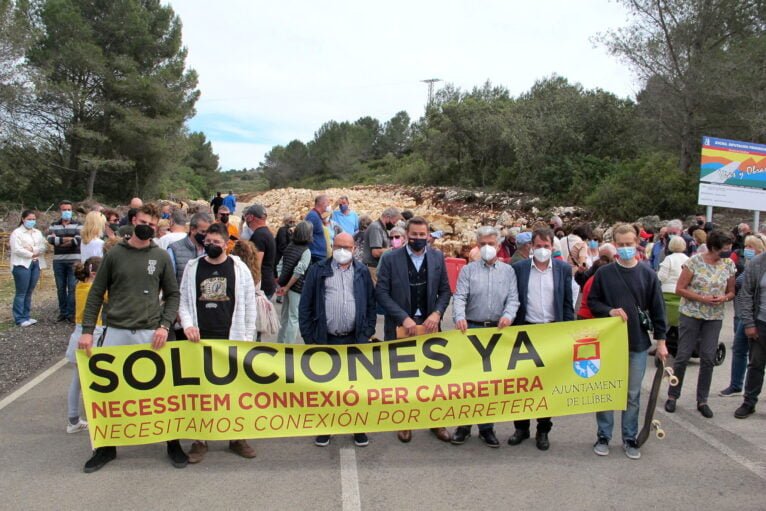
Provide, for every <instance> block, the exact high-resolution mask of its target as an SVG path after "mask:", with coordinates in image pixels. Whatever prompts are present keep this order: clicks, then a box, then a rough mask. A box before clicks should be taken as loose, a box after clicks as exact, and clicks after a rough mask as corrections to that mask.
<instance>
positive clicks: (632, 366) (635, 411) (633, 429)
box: [596, 351, 647, 443]
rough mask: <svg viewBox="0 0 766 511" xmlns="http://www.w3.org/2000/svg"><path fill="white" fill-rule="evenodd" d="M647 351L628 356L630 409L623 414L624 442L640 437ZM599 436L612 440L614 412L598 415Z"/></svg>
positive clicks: (632, 353) (599, 413)
mask: <svg viewBox="0 0 766 511" xmlns="http://www.w3.org/2000/svg"><path fill="white" fill-rule="evenodd" d="M646 355H647V352H646V351H639V352H633V351H631V352H630V354H629V356H628V408H627V409H626V410H625V411H624V412H622V441H623V443H624V442H625V441H627V440H635V439H636V436H637V435H638V416H639V415H640V413H641V405H640V402H639V399H640V397H641V382H642V381H644V373H646ZM596 423H597V424H598V436H599V437H603V438H606V439H607V440H611V439H612V431H613V430H614V411H612V410H609V411H607V412H597V413H596Z"/></svg>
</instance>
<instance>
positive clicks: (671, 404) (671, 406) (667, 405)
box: [665, 399, 676, 413]
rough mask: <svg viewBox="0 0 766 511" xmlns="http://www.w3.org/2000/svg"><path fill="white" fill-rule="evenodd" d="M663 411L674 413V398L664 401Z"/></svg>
mask: <svg viewBox="0 0 766 511" xmlns="http://www.w3.org/2000/svg"><path fill="white" fill-rule="evenodd" d="M665 411H666V412H668V413H675V411H676V400H675V399H668V400H667V401H665Z"/></svg>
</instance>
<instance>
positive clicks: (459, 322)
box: [455, 319, 468, 333]
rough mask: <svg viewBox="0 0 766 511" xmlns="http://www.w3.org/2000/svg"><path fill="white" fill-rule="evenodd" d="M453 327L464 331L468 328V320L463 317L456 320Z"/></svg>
mask: <svg viewBox="0 0 766 511" xmlns="http://www.w3.org/2000/svg"><path fill="white" fill-rule="evenodd" d="M455 328H457V329H458V330H460V331H461V332H463V333H465V331H466V330H468V321H466V320H464V319H459V320H457V322H456V323H455Z"/></svg>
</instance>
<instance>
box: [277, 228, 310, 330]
mask: <svg viewBox="0 0 766 511" xmlns="http://www.w3.org/2000/svg"><path fill="white" fill-rule="evenodd" d="M312 231H313V226H312V225H311V224H310V223H309V222H306V221H303V222H300V223H299V224H298V225H296V226H295V231H294V232H293V238H292V241H291V242H290V244H289V245H288V246H287V248H286V249H285V251H284V254H283V255H282V259H281V260H280V261H279V265H278V266H277V275H279V278H278V280H277V283H278V284H279V288H278V289H277V296H281V297H283V302H282V317H281V323H282V326H281V327H280V329H279V334H278V335H277V342H279V343H288V344H297V343H299V331H298V307H299V305H300V301H301V292H302V291H303V280H304V278H305V276H306V271H307V270H308V267H309V265H310V264H311V251H310V250H309V244H310V243H311V240H312V236H313V234H312Z"/></svg>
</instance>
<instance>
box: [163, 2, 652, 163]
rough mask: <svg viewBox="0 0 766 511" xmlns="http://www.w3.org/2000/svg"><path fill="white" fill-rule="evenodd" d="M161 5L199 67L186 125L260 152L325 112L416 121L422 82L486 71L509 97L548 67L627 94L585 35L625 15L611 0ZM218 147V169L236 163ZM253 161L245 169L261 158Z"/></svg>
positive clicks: (464, 79) (466, 83)
mask: <svg viewBox="0 0 766 511" xmlns="http://www.w3.org/2000/svg"><path fill="white" fill-rule="evenodd" d="M171 5H172V6H173V8H174V10H175V11H176V13H177V14H179V16H180V17H181V20H182V21H183V25H184V30H183V37H184V44H185V45H186V46H187V47H188V50H189V57H188V64H189V66H190V67H192V68H194V69H196V70H197V71H198V72H199V75H200V82H199V88H200V90H201V91H202V97H201V99H200V101H199V102H198V104H197V111H198V115H197V118H196V119H195V120H194V121H193V122H192V123H191V124H192V126H194V129H202V130H203V131H205V132H206V134H208V136H209V138H210V139H211V140H213V141H214V142H216V141H220V142H226V141H230V142H231V141H240V142H247V143H249V144H250V145H262V146H264V147H269V148H270V147H271V146H272V145H274V144H285V143H287V142H289V141H290V140H293V139H295V138H298V139H301V140H304V141H305V140H307V139H309V138H311V137H312V136H313V133H314V132H315V131H316V130H317V129H318V128H319V127H320V126H321V125H322V123H324V122H326V121H329V120H338V121H343V120H355V119H358V118H359V117H362V116H365V115H371V116H373V117H376V118H378V119H380V120H381V121H385V120H387V119H389V118H391V117H392V116H393V115H394V114H395V113H396V112H398V111H400V110H406V111H407V112H408V113H409V114H410V117H412V118H413V119H417V118H419V117H420V116H421V115H422V113H423V109H424V106H425V103H426V94H427V88H426V85H425V84H424V83H422V82H421V80H423V79H425V78H440V79H442V80H444V81H445V82H451V83H454V84H455V85H457V86H459V87H462V88H471V87H473V86H475V85H480V84H482V83H483V82H484V81H485V80H487V79H489V80H491V81H492V82H493V83H495V84H498V85H503V86H506V87H508V89H509V90H510V91H511V93H512V94H514V95H517V94H520V93H522V92H524V91H526V90H528V89H529V87H530V86H531V85H532V84H533V83H534V82H535V80H537V79H540V78H542V77H545V76H550V75H552V74H554V73H555V74H558V75H560V76H564V77H566V78H568V79H569V80H570V81H572V82H580V83H582V84H583V86H585V87H588V88H595V87H600V88H603V89H605V90H609V91H612V92H614V93H616V94H618V95H620V96H630V95H634V94H635V92H636V90H637V86H636V85H635V84H634V82H633V80H632V78H631V75H630V73H629V70H628V69H627V68H625V67H624V66H623V65H622V64H621V63H620V62H618V61H617V60H616V59H615V58H613V57H611V56H609V55H608V54H607V52H606V50H605V49H603V48H600V47H594V46H593V44H592V43H591V38H592V36H594V35H595V34H596V33H598V32H600V31H603V30H605V29H608V28H615V27H617V26H620V25H622V24H623V23H624V21H625V17H626V13H625V11H624V9H623V8H622V7H621V6H620V5H619V4H617V3H615V2H608V1H588V2H572V1H570V0H547V1H540V2H523V3H522V2H508V1H504V0H496V1H491V0H490V1H482V2H469V1H439V2H436V1H433V0H421V1H418V2H406V1H403V0H390V1H388V2H376V3H372V2H359V1H350V0H344V1H327V2H269V3H266V2H262V1H249V0H228V1H226V2H221V3H218V4H215V7H211V3H210V2H209V1H206V0H205V1H203V0H183V1H180V0H179V1H175V2H171ZM214 145H215V144H214ZM216 147H221V148H223V147H224V146H223V145H221V144H217V145H216ZM227 147H228V146H227ZM221 150H223V149H221ZM227 150H228V149H227ZM219 154H220V156H221V161H222V166H223V168H224V169H226V168H228V166H227V164H228V162H229V161H234V160H235V158H234V157H233V156H231V157H230V156H229V155H227V154H224V153H219ZM240 156H242V155H241V154H240ZM253 157H254V159H253V161H251V162H249V163H248V164H246V165H245V166H247V167H252V166H255V165H257V164H258V163H259V161H260V160H261V159H262V155H261V156H260V157H255V156H253Z"/></svg>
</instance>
